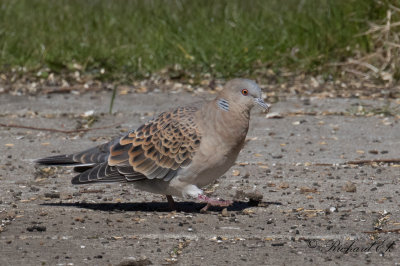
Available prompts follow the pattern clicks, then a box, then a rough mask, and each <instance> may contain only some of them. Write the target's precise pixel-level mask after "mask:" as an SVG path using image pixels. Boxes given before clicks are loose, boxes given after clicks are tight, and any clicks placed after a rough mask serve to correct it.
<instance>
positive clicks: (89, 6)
mask: <svg viewBox="0 0 400 266" xmlns="http://www.w3.org/2000/svg"><path fill="white" fill-rule="evenodd" d="M384 16H385V9H384V8H383V7H382V6H378V5H377V1H375V0H251V1H234V0H218V1H210V0H206V1H204V0H203V1H200V0H190V1H189V0H175V1H172V0H168V1H161V0H158V1H156V0H154V1H153V0H144V1H125V0H118V1H117V0H114V1H111V0H91V1H88V0H68V1H67V0H51V1H48V0H14V1H12V0H0V69H1V71H8V70H9V69H10V68H11V67H15V66H23V67H26V68H27V69H28V70H32V71H37V70H39V69H41V68H44V67H48V68H49V69H50V71H54V72H60V71H65V70H71V69H73V68H74V67H73V64H74V63H76V64H78V65H81V66H82V68H83V69H82V70H83V71H84V72H88V73H92V74H94V75H99V72H100V69H101V68H104V69H105V71H106V74H109V75H105V76H106V77H108V78H111V77H113V76H114V75H117V74H121V73H122V74H127V75H129V76H131V77H133V78H137V77H143V76H147V75H149V74H150V73H154V72H157V71H159V70H161V69H163V68H165V67H169V66H173V65H175V64H179V65H180V66H182V68H184V69H187V70H188V71H189V72H192V73H205V72H206V73H211V74H212V75H214V76H217V77H219V76H224V77H229V76H235V75H251V74H252V73H253V72H254V71H255V70H258V69H260V68H263V67H265V66H267V67H270V68H281V67H285V68H289V69H296V70H298V71H304V72H310V71H317V72H318V71H321V66H324V65H326V63H329V62H338V61H341V60H343V59H345V58H346V57H348V56H350V55H351V54H352V53H353V52H354V50H356V49H357V50H361V51H367V50H368V49H370V41H369V40H368V38H367V37H355V36H356V35H357V34H358V33H361V32H363V31H365V30H366V29H367V28H368V23H367V22H368V21H371V20H376V19H380V18H382V17H384Z"/></svg>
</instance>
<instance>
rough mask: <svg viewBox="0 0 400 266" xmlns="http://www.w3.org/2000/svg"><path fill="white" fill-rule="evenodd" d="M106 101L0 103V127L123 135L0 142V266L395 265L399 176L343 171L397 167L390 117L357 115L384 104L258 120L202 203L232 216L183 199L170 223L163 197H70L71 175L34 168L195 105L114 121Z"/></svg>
mask: <svg viewBox="0 0 400 266" xmlns="http://www.w3.org/2000/svg"><path fill="white" fill-rule="evenodd" d="M209 96H210V95H207V94H204V95H202V97H209ZM196 97H197V96H196ZM109 99H110V94H109V93H108V92H107V93H106V92H105V93H101V92H100V93H87V94H85V95H73V94H64V95H63V94H60V95H50V96H47V95H42V96H36V97H31V96H10V95H2V96H1V98H0V122H1V123H12V124H18V125H25V126H32V127H43V128H57V129H64V130H66V129H74V128H76V127H80V126H82V125H85V124H86V123H88V122H89V121H91V120H93V117H91V116H89V117H85V116H84V113H85V112H87V111H90V110H93V111H94V118H96V121H95V123H94V124H93V125H92V127H105V126H108V125H112V124H114V123H121V124H120V126H118V127H115V126H113V127H110V128H105V129H99V130H92V131H88V132H80V133H70V134H66V133H60V132H50V131H45V130H32V129H22V128H8V127H1V128H0V138H1V145H0V147H1V151H2V152H1V153H0V183H1V190H0V218H1V225H0V250H1V256H0V264H1V265H85V264H89V265H148V264H153V265H160V264H174V263H175V264H178V265H283V264H285V265H299V264H307V265H322V264H324V265H325V264H327V265H329V264H340V265H363V264H371V265H377V264H379V265H394V264H396V263H400V249H399V246H398V245H399V243H400V237H399V236H400V235H399V233H400V229H399V228H400V209H399V207H400V203H399V196H400V195H399V194H400V187H399V183H400V167H399V166H400V165H399V164H400V163H383V164H379V163H371V164H364V165H362V164H359V165H355V164H345V163H346V162H349V161H354V160H376V159H400V123H399V116H397V117H396V116H390V117H383V116H380V115H375V114H374V113H373V111H371V112H372V113H371V114H370V115H365V113H363V112H361V111H362V110H365V109H368V108H370V109H369V110H374V108H377V107H381V106H383V105H384V102H383V101H379V100H375V101H367V100H359V99H320V98H313V97H311V98H304V99H300V98H296V97H287V98H282V99H281V101H279V102H277V103H275V104H274V105H273V108H272V111H271V112H276V113H278V114H277V115H276V116H278V117H280V118H266V117H265V114H263V113H261V111H260V110H255V111H254V113H253V114H252V120H251V129H250V132H249V135H248V138H249V141H248V143H247V144H246V146H245V148H244V149H243V151H242V152H241V154H240V156H239V158H238V161H237V164H236V165H235V166H233V167H232V168H231V169H230V170H229V171H228V172H227V173H226V174H225V175H224V176H222V177H221V178H220V179H219V180H218V182H217V183H216V184H213V185H212V186H209V187H208V188H207V189H206V190H207V192H208V193H209V194H210V195H213V196H219V197H222V198H225V199H233V200H234V201H235V202H234V204H233V205H232V206H231V207H229V208H228V209H227V210H222V209H219V208H214V209H211V210H210V211H209V212H208V213H205V214H202V213H200V212H199V209H200V208H201V207H202V206H203V205H202V204H199V203H193V202H185V201H182V200H180V199H176V200H177V201H178V207H179V209H180V210H179V211H177V212H171V211H169V209H168V205H167V203H166V200H165V198H164V197H163V196H158V195H151V194H148V193H144V192H140V191H137V190H134V189H133V188H132V186H130V185H129V184H99V185H86V186H72V185H71V183H70V179H71V178H72V177H73V175H74V174H73V173H72V171H71V169H62V168H43V167H41V168H39V167H36V166H35V165H34V164H33V163H32V159H35V158H40V157H43V156H48V155H52V154H58V153H70V152H74V151H77V150H80V149H83V148H87V147H90V146H93V145H96V144H100V143H102V142H104V141H106V140H108V139H110V138H111V137H113V136H117V135H118V134H120V133H122V132H125V131H126V130H129V129H131V128H134V127H137V126H138V125H140V124H141V123H142V122H143V121H145V120H147V119H148V118H150V117H151V116H153V115H154V113H157V112H160V111H163V110H165V109H168V108H170V107H171V106H172V105H176V104H177V103H179V104H180V105H183V104H185V103H189V102H192V101H193V100H194V99H195V98H194V97H193V95H191V94H186V93H175V94H166V93H149V94H128V95H123V96H121V95H120V96H118V97H117V99H116V103H115V108H114V111H115V113H114V114H113V115H109V114H107V111H108V103H109ZM360 104H362V105H363V106H364V107H363V108H364V109H363V108H361V107H360ZM396 106H397V108H398V106H399V102H397V103H396V102H393V103H392V105H391V107H390V108H395V107H396ZM397 110H398V109H397ZM261 197H262V199H261V200H260V198H261ZM396 230H397V231H396ZM390 231H392V232H390ZM393 243H394V244H393Z"/></svg>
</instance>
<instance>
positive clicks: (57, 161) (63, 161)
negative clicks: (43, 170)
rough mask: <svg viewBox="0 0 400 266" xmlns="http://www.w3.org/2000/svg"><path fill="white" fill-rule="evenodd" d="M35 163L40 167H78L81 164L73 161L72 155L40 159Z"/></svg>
mask: <svg viewBox="0 0 400 266" xmlns="http://www.w3.org/2000/svg"><path fill="white" fill-rule="evenodd" d="M35 163H37V164H40V165H54V166H68V165H71V166H72V165H78V164H81V163H80V162H76V161H74V160H73V158H72V155H56V156H50V157H46V158H42V159H38V160H36V161H35Z"/></svg>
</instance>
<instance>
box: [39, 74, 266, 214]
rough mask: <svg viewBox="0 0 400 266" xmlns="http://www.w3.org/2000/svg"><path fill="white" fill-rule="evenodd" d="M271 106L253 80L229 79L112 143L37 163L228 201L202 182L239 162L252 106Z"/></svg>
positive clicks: (216, 202)
mask: <svg viewBox="0 0 400 266" xmlns="http://www.w3.org/2000/svg"><path fill="white" fill-rule="evenodd" d="M255 105H258V106H260V107H262V108H263V109H264V110H266V111H268V110H269V105H268V104H266V103H265V102H264V100H263V99H262V97H261V89H260V87H259V86H258V85H257V84H256V83H255V82H254V81H252V80H248V79H233V80H230V81H228V82H227V83H226V84H225V86H224V88H223V89H222V90H221V91H220V92H219V93H218V94H217V96H216V98H215V99H214V100H211V101H209V102H205V103H202V104H192V105H188V106H184V107H177V108H176V109H174V110H172V111H167V112H163V113H161V114H159V115H158V116H156V117H154V118H153V119H151V120H149V121H147V122H146V123H144V124H143V125H141V126H140V127H138V128H136V129H133V130H131V131H129V132H128V133H126V134H125V135H123V136H121V137H118V138H115V139H113V140H111V141H110V142H108V143H105V144H101V145H99V146H96V147H93V148H90V149H87V150H84V151H81V152H77V153H73V154H66V155H56V156H51V157H46V158H43V159H39V160H36V163H37V164H39V165H53V166H73V167H74V170H75V171H77V172H79V174H78V175H76V176H75V177H73V178H72V181H71V182H72V184H76V185H79V184H88V183H96V182H129V183H131V184H133V185H134V187H135V188H136V189H139V190H144V191H147V192H151V193H155V194H162V195H166V197H167V200H168V203H169V205H170V207H171V208H173V209H175V205H174V199H173V196H175V197H182V198H184V199H190V200H197V201H199V202H202V203H206V205H205V207H204V208H203V209H202V211H207V209H208V208H209V207H210V206H229V205H230V204H231V203H232V202H231V201H228V200H222V199H219V198H211V197H208V196H206V195H205V194H204V192H203V190H202V189H201V188H202V187H205V186H207V185H209V184H211V183H213V182H214V181H215V180H216V179H217V178H218V177H220V176H221V175H223V174H224V173H225V172H226V171H228V170H229V168H230V167H231V166H232V165H233V164H234V163H235V161H236V158H237V157H238V155H239V152H240V150H241V149H242V148H243V145H244V143H245V139H246V135H247V132H248V129H249V121H250V111H251V109H252V108H253V107H254V106H255Z"/></svg>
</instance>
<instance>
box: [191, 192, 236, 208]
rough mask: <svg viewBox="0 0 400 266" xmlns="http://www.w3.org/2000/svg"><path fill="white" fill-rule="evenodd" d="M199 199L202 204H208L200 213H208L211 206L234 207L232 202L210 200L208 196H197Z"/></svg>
mask: <svg viewBox="0 0 400 266" xmlns="http://www.w3.org/2000/svg"><path fill="white" fill-rule="evenodd" d="M197 199H198V200H199V201H200V202H204V203H207V205H206V206H204V207H203V208H202V209H201V210H200V212H206V211H207V210H208V208H209V207H210V206H217V207H228V206H230V205H232V201H230V200H220V199H215V198H209V197H207V196H206V195H199V196H197Z"/></svg>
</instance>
